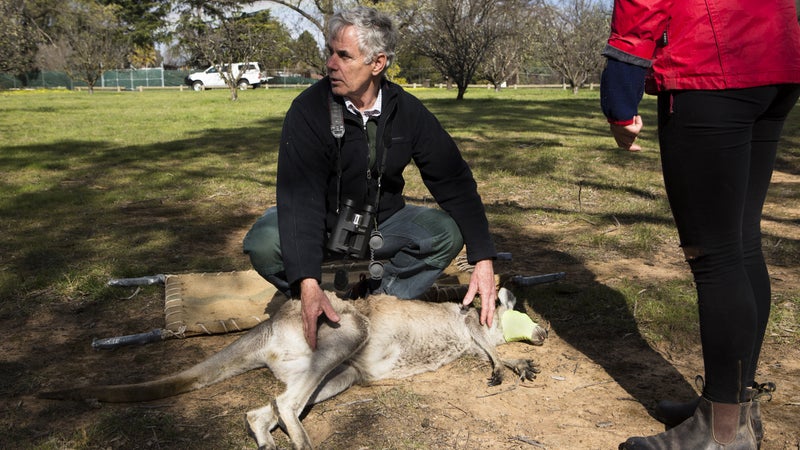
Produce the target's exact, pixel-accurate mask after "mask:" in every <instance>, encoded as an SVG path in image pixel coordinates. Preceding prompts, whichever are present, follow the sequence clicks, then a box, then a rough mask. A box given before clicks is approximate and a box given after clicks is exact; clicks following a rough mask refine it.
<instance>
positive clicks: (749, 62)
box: [601, 0, 800, 449]
mask: <svg viewBox="0 0 800 450" xmlns="http://www.w3.org/2000/svg"><path fill="white" fill-rule="evenodd" d="M603 54H604V56H606V58H607V64H606V68H605V69H604V71H603V75H602V80H601V107H602V109H603V112H604V114H605V116H606V117H607V118H608V121H609V123H610V124H611V133H612V135H613V136H614V138H615V140H616V142H617V144H618V145H619V147H621V148H624V149H626V150H629V151H639V150H641V147H640V146H639V144H637V143H636V138H637V136H638V135H639V133H640V131H641V129H642V126H643V123H642V119H641V117H640V116H639V114H638V110H637V108H638V104H639V101H640V100H641V98H642V95H643V92H645V91H646V92H647V93H651V94H655V95H657V96H658V136H659V146H660V151H661V162H662V171H663V176H664V184H665V187H666V192H667V197H668V199H669V202H670V208H671V210H672V214H673V217H674V219H675V223H676V226H677V228H678V234H679V237H680V243H681V247H682V249H683V252H684V255H685V257H686V261H687V262H688V264H689V267H690V269H691V271H692V274H693V276H694V280H695V284H696V289H697V298H698V309H699V318H700V338H701V344H702V348H703V362H704V369H705V385H704V388H703V392H702V395H701V397H700V398H697V399H694V400H692V401H690V402H688V403H664V402H662V403H660V404H659V406H658V407H657V408H656V415H657V416H658V417H659V420H662V421H663V422H665V423H667V424H668V426H669V425H673V426H674V427H673V428H671V429H669V430H667V431H666V432H664V433H661V434H658V435H655V436H650V437H633V438H630V439H628V440H627V441H626V442H624V443H622V444H620V447H619V448H620V449H656V448H657V449H755V448H757V446H758V445H760V440H761V437H762V435H763V434H762V433H763V432H762V426H761V416H760V412H759V409H758V403H757V402H755V403H754V402H753V397H754V394H755V392H754V389H753V386H755V372H756V366H757V363H758V358H759V353H760V350H761V344H762V342H763V339H764V332H765V330H766V326H767V320H768V317H769V311H770V303H771V300H770V297H771V292H770V280H769V275H768V273H767V267H766V264H765V262H764V257H763V254H762V251H761V228H760V222H761V211H762V207H763V204H764V201H765V198H766V193H767V189H768V186H769V183H770V178H771V176H772V170H773V167H774V162H775V158H776V152H777V143H778V140H779V137H780V134H781V130H782V127H783V124H784V121H785V119H786V117H787V115H788V114H789V112H790V110H791V109H792V107H793V106H794V105H795V103H796V102H797V99H798V96H800V26H798V18H797V13H796V10H795V4H794V2H793V1H792V0H615V3H614V13H613V17H612V22H611V35H610V37H609V39H608V45H607V46H606V49H605V50H604V52H603ZM676 424H677V425H676Z"/></svg>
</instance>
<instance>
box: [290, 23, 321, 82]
mask: <svg viewBox="0 0 800 450" xmlns="http://www.w3.org/2000/svg"><path fill="white" fill-rule="evenodd" d="M290 48H291V52H292V56H291V59H292V61H294V62H295V64H296V65H297V67H298V68H301V69H307V70H309V71H313V72H315V73H319V74H323V73H325V71H326V68H325V57H324V56H323V53H322V51H321V49H320V48H319V44H317V40H316V39H314V36H312V35H311V33H309V32H308V31H303V32H302V33H300V35H299V36H298V37H297V39H295V40H294V41H293V42H292V43H291V44H290Z"/></svg>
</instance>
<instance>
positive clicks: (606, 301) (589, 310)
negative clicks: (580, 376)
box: [487, 205, 695, 413]
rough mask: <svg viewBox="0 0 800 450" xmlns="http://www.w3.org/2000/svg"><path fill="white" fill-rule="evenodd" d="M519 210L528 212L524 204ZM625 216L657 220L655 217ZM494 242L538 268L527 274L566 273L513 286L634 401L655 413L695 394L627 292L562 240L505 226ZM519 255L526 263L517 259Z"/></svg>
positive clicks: (504, 209) (491, 208) (530, 267)
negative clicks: (645, 329)
mask: <svg viewBox="0 0 800 450" xmlns="http://www.w3.org/2000/svg"><path fill="white" fill-rule="evenodd" d="M498 208H499V211H495V209H498ZM508 208H509V206H508V205H489V206H488V207H487V209H488V210H489V211H490V212H491V213H497V212H504V213H507V209H508ZM516 209H517V210H518V213H523V211H522V210H521V209H520V208H519V207H516ZM620 220H621V221H626V220H631V221H635V222H641V221H642V220H654V221H658V220H657V218H653V217H635V218H634V217H627V218H620ZM495 240H496V242H497V245H498V247H499V248H500V250H501V251H502V250H503V249H506V250H512V254H513V259H514V260H515V261H516V263H515V264H519V265H521V266H522V267H525V268H527V269H528V270H533V271H535V272H534V273H527V275H538V274H545V273H554V272H562V271H564V272H566V278H565V279H564V280H562V281H559V282H555V283H549V284H543V285H539V286H531V287H519V286H513V285H512V289H513V290H514V292H515V293H516V294H517V297H518V298H520V299H522V300H524V301H526V302H527V304H528V305H529V306H530V308H531V309H532V310H533V311H535V312H536V313H537V314H538V315H540V316H541V317H542V318H543V319H545V320H546V321H547V322H549V324H550V326H551V327H552V329H553V330H554V331H555V332H556V334H557V335H558V336H559V337H560V338H561V339H562V340H564V341H565V342H567V343H568V344H569V345H571V346H572V347H574V348H575V350H577V351H579V352H580V353H582V354H584V355H585V356H586V357H587V358H589V359H590V360H592V361H593V362H595V363H597V364H599V365H600V366H602V367H603V369H604V370H605V371H606V372H607V373H608V375H609V376H610V377H611V378H613V379H614V381H615V382H616V383H617V384H619V385H620V386H621V387H622V388H623V389H624V390H625V391H626V392H627V393H628V394H629V395H630V397H631V399H632V400H634V401H636V402H638V403H641V404H642V405H643V406H645V407H646V408H647V409H648V411H650V412H651V413H652V409H653V407H654V406H655V403H656V402H657V401H658V400H661V399H664V398H673V399H684V398H691V397H692V396H693V395H695V390H694V388H693V387H692V386H691V384H689V383H688V382H686V380H685V378H684V377H683V375H682V374H681V373H680V372H679V371H678V370H677V369H676V368H675V366H674V365H673V364H672V363H670V362H669V361H667V360H666V359H664V357H663V356H662V355H661V354H660V353H658V352H657V351H655V350H654V349H653V348H652V347H651V346H650V345H649V344H648V342H647V340H646V339H645V338H644V337H643V336H642V334H641V333H640V332H639V328H638V326H637V322H636V319H635V318H634V316H633V314H632V312H631V308H630V307H629V305H628V304H627V302H626V299H625V296H624V295H623V294H622V293H621V292H619V291H617V290H615V289H613V288H611V287H609V286H607V285H605V284H602V283H601V282H599V281H598V280H597V279H596V275H595V274H594V273H592V271H591V270H590V269H588V268H587V267H586V265H585V264H584V263H583V262H582V261H580V260H579V259H578V258H576V257H575V256H573V255H570V254H568V253H565V252H563V251H561V250H560V249H558V243H557V242H552V241H549V240H547V239H541V238H540V237H539V236H535V235H530V234H527V233H524V232H521V231H520V230H516V229H504V230H502V231H501V232H500V233H499V234H498V235H496V236H495ZM520 257H521V258H525V259H526V260H527V261H518V259H519V258H520ZM498 265H499V266H500V267H499V269H498V270H503V269H502V263H498ZM544 370H545V371H546V370H547V368H544Z"/></svg>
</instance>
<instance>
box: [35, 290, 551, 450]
mask: <svg viewBox="0 0 800 450" xmlns="http://www.w3.org/2000/svg"><path fill="white" fill-rule="evenodd" d="M327 294H328V297H329V298H330V299H331V304H332V305H333V307H334V308H335V309H336V311H337V312H338V313H339V316H340V318H341V320H340V322H339V323H338V324H331V323H329V322H323V323H322V324H321V325H320V327H319V331H318V340H317V342H318V343H317V350H316V351H311V349H310V347H309V346H308V344H306V341H305V338H304V337H303V324H302V321H301V316H300V302H299V301H287V302H286V303H285V304H283V305H282V306H281V308H280V309H279V311H278V312H277V313H276V314H275V315H273V316H272V317H271V318H270V319H269V320H267V321H265V322H263V323H261V324H260V325H258V326H257V327H255V328H253V329H252V330H250V331H249V332H247V333H246V334H245V335H243V336H242V337H240V338H239V339H238V340H236V341H235V342H233V343H232V344H231V345H229V346H228V347H226V348H224V349H223V350H221V351H220V352H218V353H216V354H215V355H212V356H211V357H209V358H208V359H206V360H205V361H203V362H201V363H199V364H197V365H195V366H194V367H191V368H189V369H186V370H184V371H182V372H180V373H177V374H174V375H171V376H167V377H164V378H161V379H159V380H155V381H149V382H144V383H138V384H125V385H111V386H90V387H82V388H73V389H66V390H61V391H55V392H46V393H42V394H40V395H39V396H40V397H42V398H51V399H63V400H66V399H70V400H83V399H95V400H99V401H103V402H141V401H148V400H155V399H159V398H165V397H169V396H173V395H177V394H180V393H184V392H188V391H192V390H195V389H200V388H202V387H204V386H208V385H210V384H213V383H217V382H220V381H222V380H225V379H227V378H230V377H233V376H235V375H238V374H241V373H244V372H247V371H250V370H253V369H258V368H262V367H268V368H269V369H270V370H271V371H272V373H273V374H274V375H275V377H276V378H277V379H279V380H280V381H282V382H283V383H284V384H285V385H286V390H285V391H284V392H283V393H282V394H280V395H279V396H278V397H276V398H275V399H273V401H272V402H271V403H270V404H269V405H266V406H264V407H261V408H258V409H255V410H252V411H250V412H248V413H247V415H246V419H247V426H248V428H249V432H250V434H251V435H252V436H253V437H254V438H255V440H256V442H257V444H258V446H259V448H260V449H274V448H276V445H275V441H274V440H273V439H272V435H271V432H272V430H274V429H275V428H276V427H277V426H279V425H280V426H281V427H282V428H283V429H284V431H286V433H287V434H288V436H289V438H290V439H291V441H292V443H293V445H294V447H295V448H297V449H310V448H312V445H311V441H310V439H309V437H308V435H307V434H306V431H305V429H304V428H303V425H302V424H301V423H300V419H299V416H300V414H301V413H302V411H303V409H304V408H305V407H306V405H313V404H315V403H318V402H321V401H323V400H326V399H329V398H331V397H333V396H335V395H336V394H339V393H341V392H343V391H345V390H347V389H348V388H349V387H350V386H353V385H354V384H366V383H369V382H370V381H375V380H381V379H387V378H402V377H407V376H410V375H415V374H418V373H422V372H427V371H432V370H436V369H438V368H439V367H441V366H443V365H445V364H447V363H450V362H452V361H454V360H455V359H456V358H459V357H461V356H464V355H477V356H479V357H482V358H483V359H488V360H489V361H490V362H491V364H492V375H491V377H490V378H489V385H492V386H493V385H497V384H500V383H501V382H502V379H503V366H504V365H505V366H506V367H509V368H510V369H511V370H513V371H514V372H515V373H516V374H517V375H518V376H519V377H520V378H521V379H523V380H525V379H527V380H533V379H534V378H535V376H536V373H538V372H539V369H538V367H537V366H536V365H535V364H534V363H533V362H532V361H531V360H527V359H514V360H501V359H500V358H499V356H498V354H497V351H496V348H495V347H496V346H497V345H499V344H503V343H505V342H507V341H510V340H526V341H528V342H530V343H532V344H535V345H541V344H542V343H543V342H544V340H545V338H546V337H547V332H546V330H544V329H543V328H542V327H540V326H539V325H537V324H535V323H533V321H532V320H531V319H530V318H529V317H528V316H527V315H524V314H522V313H519V312H517V311H513V309H514V304H515V303H516V299H515V298H514V296H513V294H512V293H511V292H509V291H508V290H507V289H504V288H502V289H500V292H499V293H498V297H499V298H500V306H499V307H498V309H497V310H496V312H495V316H494V323H493V324H492V326H491V327H486V326H481V325H480V323H479V318H478V314H477V312H476V310H475V309H474V308H469V309H463V308H461V305H460V304H456V303H429V302H423V301H418V300H400V299H397V298H395V297H390V296H386V295H373V296H370V297H368V298H367V299H362V300H355V301H344V300H341V299H339V298H338V297H336V296H335V295H334V294H332V293H327ZM504 324H505V325H506V327H505V328H506V330H505V332H506V334H505V336H504V329H503V328H504V327H503V325H504ZM512 328H513V329H514V331H513V332H512V333H517V334H516V336H514V335H512V336H509V330H511V329H512Z"/></svg>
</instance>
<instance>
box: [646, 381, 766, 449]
mask: <svg viewBox="0 0 800 450" xmlns="http://www.w3.org/2000/svg"><path fill="white" fill-rule="evenodd" d="M695 384H697V385H698V387H699V389H700V390H701V391H702V390H703V386H702V385H703V377H701V376H700V375H698V376H697V377H696V378H695ZM753 389H754V393H753V406H752V407H751V409H750V420H751V426H752V427H753V434H754V436H755V438H756V444H757V446H758V448H761V441H762V440H763V439H764V425H763V424H762V422H761V405H760V403H761V402H762V401H770V400H772V393H773V392H775V389H776V387H775V383H773V382H766V383H760V384H759V383H753ZM699 403H700V397H697V398H696V399H694V400H690V401H688V402H676V401H672V400H661V401H660V402H658V404H657V405H656V409H655V412H654V416H655V418H656V420H658V421H659V422H661V423H663V424H664V425H666V426H667V428H673V427H676V426H678V425H680V424H681V423H682V422H683V421H685V420H687V419H688V418H690V417H692V415H694V411H695V410H696V409H697V405H698V404H699Z"/></svg>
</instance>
